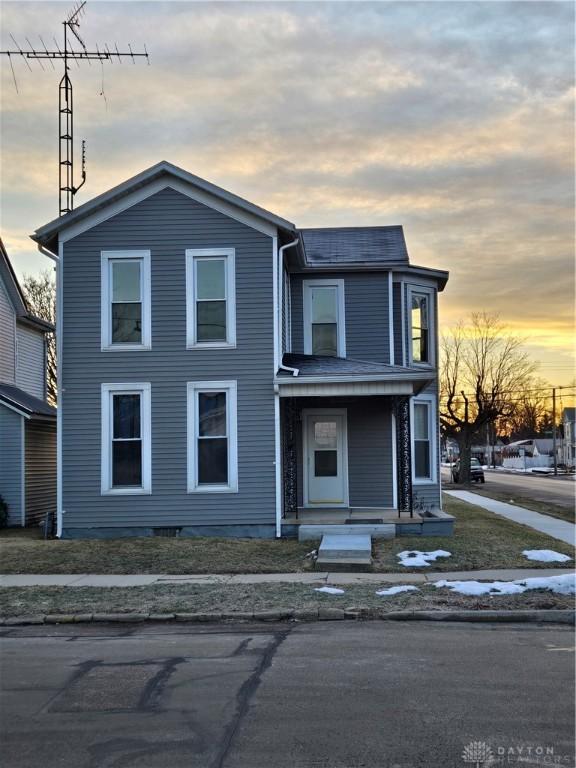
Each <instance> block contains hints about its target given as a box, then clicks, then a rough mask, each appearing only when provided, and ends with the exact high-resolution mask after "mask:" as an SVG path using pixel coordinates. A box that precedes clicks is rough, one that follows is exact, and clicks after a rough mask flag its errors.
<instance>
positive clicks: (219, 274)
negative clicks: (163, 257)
mask: <svg viewBox="0 0 576 768" xmlns="http://www.w3.org/2000/svg"><path fill="white" fill-rule="evenodd" d="M186 295H187V300H186V326H187V328H186V336H187V346H188V347H233V346H235V345H236V302H235V265H234V250H233V249H217V250H204V249H202V250H192V249H188V250H187V251H186Z"/></svg>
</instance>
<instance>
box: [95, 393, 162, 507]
mask: <svg viewBox="0 0 576 768" xmlns="http://www.w3.org/2000/svg"><path fill="white" fill-rule="evenodd" d="M102 411H103V413H102V416H103V418H102V492H103V493H149V492H150V385H149V384H133V385H128V384H103V385H102Z"/></svg>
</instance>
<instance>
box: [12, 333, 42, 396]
mask: <svg viewBox="0 0 576 768" xmlns="http://www.w3.org/2000/svg"><path fill="white" fill-rule="evenodd" d="M16 342H17V345H18V346H17V355H16V360H17V366H16V386H18V387H20V389H23V390H24V391H25V392H28V394H29V395H34V397H38V398H40V400H44V397H45V386H44V383H45V377H46V368H45V339H44V334H43V333H40V332H38V331H33V330H32V329H31V328H25V327H24V326H22V325H18V326H17V327H16Z"/></svg>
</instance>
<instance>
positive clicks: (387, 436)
mask: <svg viewBox="0 0 576 768" xmlns="http://www.w3.org/2000/svg"><path fill="white" fill-rule="evenodd" d="M299 406H301V408H331V407H334V408H346V409H347V415H348V421H347V423H348V491H349V501H350V506H351V507H392V506H393V502H394V494H393V481H392V468H393V462H392V422H391V401H390V400H389V399H387V398H384V397H365V398H359V399H356V400H350V399H346V400H345V399H342V400H338V399H329V398H302V399H301V400H300V401H299ZM302 440H303V437H302V421H299V422H298V429H297V446H298V448H297V483H298V505H299V506H302V504H303V487H304V481H303V471H304V469H303V450H304V449H303V442H302Z"/></svg>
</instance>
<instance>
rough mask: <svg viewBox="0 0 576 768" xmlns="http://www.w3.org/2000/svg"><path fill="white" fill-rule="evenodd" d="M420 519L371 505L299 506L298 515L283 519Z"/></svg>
mask: <svg viewBox="0 0 576 768" xmlns="http://www.w3.org/2000/svg"><path fill="white" fill-rule="evenodd" d="M415 519H416V520H419V519H420V518H419V516H418V515H417V514H416V513H415V514H414V517H413V518H411V517H410V516H409V515H403V516H402V517H398V510H397V509H394V508H392V507H382V508H381V509H375V508H373V507H370V508H368V509H366V508H362V507H330V508H327V507H326V508H323V509H309V508H303V507H299V508H298V516H297V517H296V516H295V515H290V516H289V517H284V518H283V519H282V524H283V525H326V524H334V525H338V524H340V525H341V524H343V523H346V521H347V520H349V521H351V522H352V523H360V522H366V521H370V522H374V521H376V520H379V521H380V520H381V521H382V522H383V523H396V524H397V523H410V522H414V520H415Z"/></svg>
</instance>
